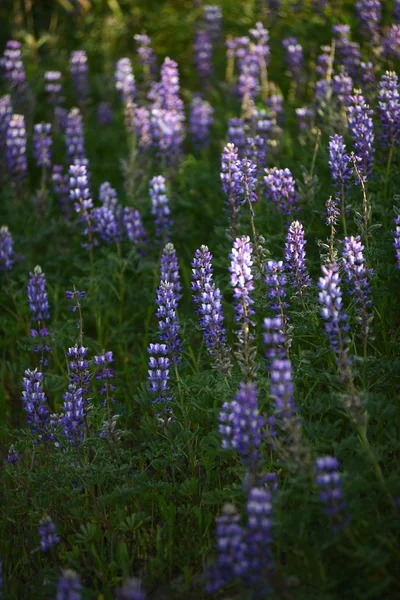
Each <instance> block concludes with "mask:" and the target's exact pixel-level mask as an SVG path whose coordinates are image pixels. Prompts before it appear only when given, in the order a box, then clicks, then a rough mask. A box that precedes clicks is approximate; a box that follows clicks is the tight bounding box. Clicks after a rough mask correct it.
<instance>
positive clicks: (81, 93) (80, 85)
mask: <svg viewBox="0 0 400 600" xmlns="http://www.w3.org/2000/svg"><path fill="white" fill-rule="evenodd" d="M69 68H70V71H71V77H72V83H73V86H74V90H75V96H76V99H77V101H78V104H79V105H81V106H82V105H84V104H85V103H86V100H87V98H88V96H89V65H88V59H87V56H86V52H85V51H84V50H74V51H73V52H71V56H70V59H69Z"/></svg>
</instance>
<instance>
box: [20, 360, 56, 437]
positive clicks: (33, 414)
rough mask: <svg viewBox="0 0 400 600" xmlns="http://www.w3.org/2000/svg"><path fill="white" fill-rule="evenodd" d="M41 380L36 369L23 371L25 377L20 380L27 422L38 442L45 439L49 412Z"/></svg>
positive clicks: (41, 376)
mask: <svg viewBox="0 0 400 600" xmlns="http://www.w3.org/2000/svg"><path fill="white" fill-rule="evenodd" d="M42 382H43V375H42V373H41V372H40V371H38V370H37V369H35V370H34V371H30V370H29V369H27V370H26V371H25V377H24V378H23V380H22V387H23V392H22V402H23V406H24V411H25V412H26V413H28V414H27V418H26V420H27V423H28V425H30V428H31V432H32V433H33V434H34V436H35V437H36V439H37V441H38V442H41V441H46V439H47V423H48V421H49V412H50V411H49V409H48V407H47V398H46V395H45V393H44V392H43V390H42Z"/></svg>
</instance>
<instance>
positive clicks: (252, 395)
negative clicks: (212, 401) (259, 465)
mask: <svg viewBox="0 0 400 600" xmlns="http://www.w3.org/2000/svg"><path fill="white" fill-rule="evenodd" d="M219 422H220V426H219V432H220V434H221V437H222V448H223V449H228V448H231V449H232V450H236V451H237V452H238V454H239V455H240V457H241V458H242V460H243V461H244V462H245V463H246V464H248V465H249V464H251V463H252V462H253V461H255V460H256V459H257V458H258V456H259V448H260V445H261V439H262V428H263V427H264V419H263V417H262V416H260V415H259V412H258V404H257V388H256V386H255V384H254V383H247V384H245V383H241V384H240V388H239V391H238V392H237V394H236V396H235V399H234V400H233V401H232V402H224V404H223V406H222V411H221V412H220V414H219Z"/></svg>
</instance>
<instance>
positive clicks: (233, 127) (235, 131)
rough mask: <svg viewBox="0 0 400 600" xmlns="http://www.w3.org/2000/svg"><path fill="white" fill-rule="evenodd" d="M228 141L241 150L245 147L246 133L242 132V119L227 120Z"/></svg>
mask: <svg viewBox="0 0 400 600" xmlns="http://www.w3.org/2000/svg"><path fill="white" fill-rule="evenodd" d="M228 139H229V142H230V143H231V144H232V145H233V146H236V147H237V148H239V150H240V149H242V148H244V146H245V145H246V133H245V131H244V122H243V121H242V119H236V118H233V119H229V121H228Z"/></svg>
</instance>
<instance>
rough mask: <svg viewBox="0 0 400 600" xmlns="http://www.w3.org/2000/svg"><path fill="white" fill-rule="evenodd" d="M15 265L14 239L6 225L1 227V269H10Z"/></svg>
mask: <svg viewBox="0 0 400 600" xmlns="http://www.w3.org/2000/svg"><path fill="white" fill-rule="evenodd" d="M13 265H14V240H13V239H12V235H11V233H10V232H9V230H8V227H7V226H6V225H2V227H1V228H0V271H5V272H7V271H10V269H12V267H13Z"/></svg>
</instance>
